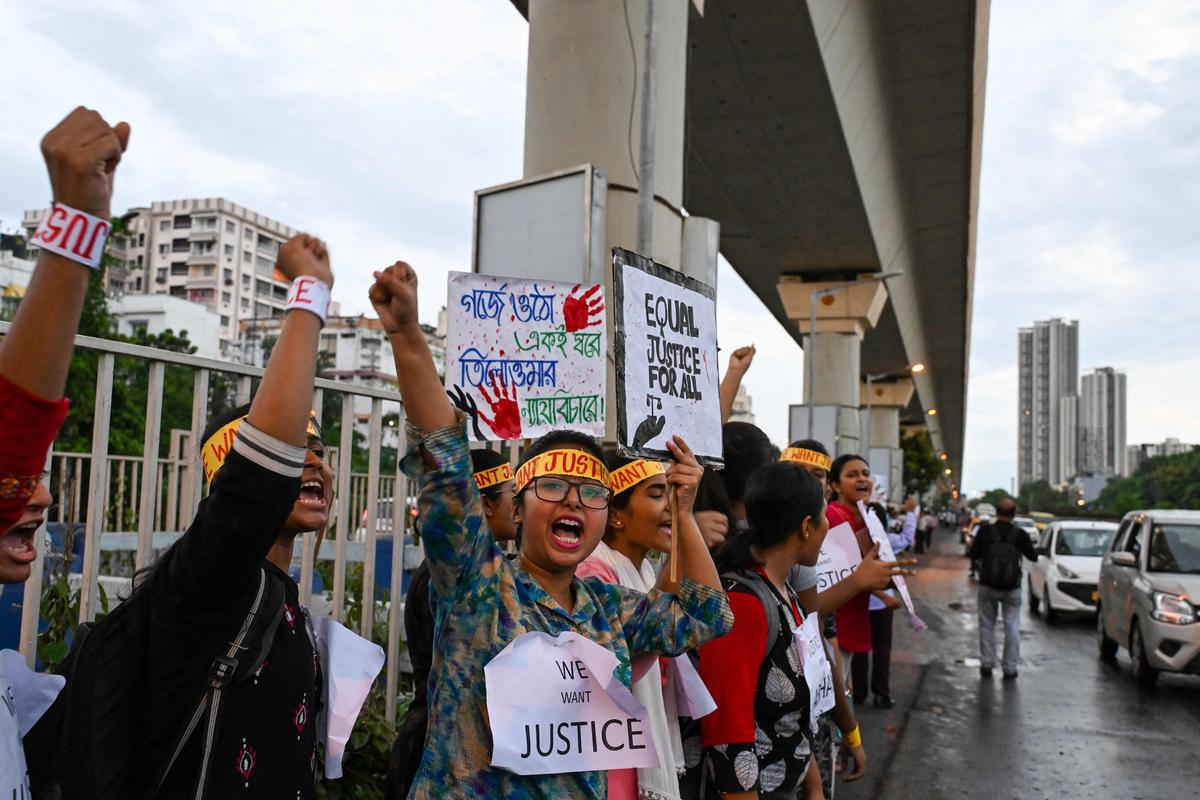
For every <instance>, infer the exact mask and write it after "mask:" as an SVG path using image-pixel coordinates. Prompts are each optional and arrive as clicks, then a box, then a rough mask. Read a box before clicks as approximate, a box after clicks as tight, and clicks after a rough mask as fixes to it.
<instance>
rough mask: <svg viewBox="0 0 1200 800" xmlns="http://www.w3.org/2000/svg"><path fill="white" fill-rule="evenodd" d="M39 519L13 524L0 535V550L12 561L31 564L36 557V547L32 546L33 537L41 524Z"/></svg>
mask: <svg viewBox="0 0 1200 800" xmlns="http://www.w3.org/2000/svg"><path fill="white" fill-rule="evenodd" d="M41 524H42V520H41V519H33V520H30V521H29V522H26V523H25V524H24V525H14V526H13V527H11V528H9V529H8V531H6V532H5V534H4V535H3V536H0V550H3V552H4V555H6V556H7V557H8V558H9V559H11V560H12V561H15V562H16V563H18V564H32V563H33V562H34V560H35V559H36V558H37V548H36V547H34V546H33V537H34V535H35V534H36V533H37V529H38V528H39V527H40V526H41Z"/></svg>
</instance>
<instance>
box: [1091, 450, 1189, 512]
mask: <svg viewBox="0 0 1200 800" xmlns="http://www.w3.org/2000/svg"><path fill="white" fill-rule="evenodd" d="M1093 505H1094V507H1095V508H1096V509H1097V510H1102V511H1105V512H1108V513H1110V514H1112V515H1114V516H1121V515H1124V514H1126V513H1127V512H1129V511H1133V510H1135V509H1139V508H1200V449H1193V450H1192V451H1191V452H1190V453H1181V454H1179V455H1173V456H1157V457H1155V458H1151V459H1148V460H1147V461H1146V462H1145V463H1144V464H1142V465H1141V467H1140V468H1139V469H1138V471H1137V472H1135V473H1134V474H1133V475H1130V476H1129V477H1128V478H1113V479H1112V480H1110V481H1109V482H1108V485H1107V486H1105V487H1104V490H1103V491H1101V492H1100V497H1099V498H1098V499H1097V500H1096V502H1095V503H1094V504H1093Z"/></svg>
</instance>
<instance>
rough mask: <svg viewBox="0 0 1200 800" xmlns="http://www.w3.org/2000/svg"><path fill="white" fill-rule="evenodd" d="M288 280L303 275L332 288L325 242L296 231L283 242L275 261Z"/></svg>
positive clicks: (331, 273)
mask: <svg viewBox="0 0 1200 800" xmlns="http://www.w3.org/2000/svg"><path fill="white" fill-rule="evenodd" d="M275 265H276V266H277V267H279V271H280V272H282V273H283V274H284V275H286V276H287V278H288V280H292V281H294V280H296V278H299V277H302V276H305V277H310V278H317V279H318V280H320V281H322V282H323V283H324V284H325V285H326V286H328V287H329V288H330V289H332V288H333V268H332V267H330V266H329V251H328V250H326V249H325V243H324V242H322V241H321V240H320V239H318V238H317V237H315V236H309V235H308V234H307V233H298V234H296V235H295V236H293V237H292V238H290V239H288V240H287V241H286V242H284V243H283V246H282V247H280V248H279V256H278V258H277V260H276V262H275Z"/></svg>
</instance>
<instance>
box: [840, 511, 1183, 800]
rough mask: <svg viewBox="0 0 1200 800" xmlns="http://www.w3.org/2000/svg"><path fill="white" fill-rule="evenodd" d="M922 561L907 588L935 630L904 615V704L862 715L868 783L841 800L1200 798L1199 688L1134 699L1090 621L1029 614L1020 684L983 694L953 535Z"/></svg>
mask: <svg viewBox="0 0 1200 800" xmlns="http://www.w3.org/2000/svg"><path fill="white" fill-rule="evenodd" d="M919 558H921V568H920V573H919V575H918V576H917V577H915V578H913V579H911V581H910V586H911V587H912V589H913V594H914V596H915V598H916V602H917V610H918V612H919V613H920V615H921V616H922V617H923V618H924V620H925V622H926V623H928V625H929V630H927V631H925V632H923V633H915V632H914V631H912V630H911V629H910V628H909V626H908V623H907V620H906V619H902V617H901V615H900V614H899V613H898V614H897V616H896V628H895V640H896V641H895V644H894V651H893V656H892V693H893V697H894V698H895V700H896V701H897V704H896V707H895V708H893V709H890V710H888V711H882V710H879V709H876V708H874V707H872V706H871V705H870V703H869V702H868V703H867V704H864V705H863V706H860V707H859V724H860V726H861V728H862V731H863V740H864V743H865V745H866V748H867V752H868V757H869V759H870V762H869V767H868V772H867V776H866V777H865V778H863V779H862V780H861V781H859V782H857V783H852V784H841V785H839V786H838V787H837V791H836V793H835V797H836V798H837V800H868V798H887V800H906V799H907V798H914V800H915V799H916V798H920V800H939V798H970V799H971V800H991V799H992V798H1003V799H1005V800H1007V798H1021V799H1022V800H1025V799H1026V798H1038V799H1040V798H1047V799H1053V800H1064V799H1065V798H1145V800H1175V799H1176V798H1180V800H1182V798H1196V797H1200V678H1191V677H1181V676H1163V677H1162V679H1161V680H1160V682H1159V685H1158V686H1157V687H1155V688H1154V689H1150V690H1142V689H1139V687H1138V686H1137V685H1136V684H1135V683H1134V681H1133V678H1132V677H1131V675H1130V672H1129V659H1128V655H1127V653H1126V652H1125V651H1124V650H1122V651H1121V654H1120V656H1119V657H1118V660H1117V662H1116V663H1104V662H1102V661H1100V660H1099V658H1098V657H1097V650H1096V641H1095V633H1094V627H1093V625H1094V623H1093V621H1092V620H1091V619H1090V618H1089V619H1075V620H1072V619H1067V620H1065V621H1062V622H1057V623H1055V624H1054V625H1047V624H1046V622H1045V621H1044V620H1043V619H1042V618H1041V617H1040V616H1030V614H1029V609H1028V607H1025V608H1023V609H1022V620H1021V666H1020V678H1019V679H1018V680H1017V681H1016V682H1002V681H1001V680H1000V677H999V670H997V671H996V675H995V677H993V678H991V679H987V680H981V679H980V677H979V670H978V652H979V650H978V643H977V642H978V639H977V629H976V613H975V596H974V595H975V592H974V584H973V583H968V581H967V573H966V568H967V562H966V559H965V558H963V557H962V547H961V546H960V545H959V544H958V535H957V533H952V532H948V531H939V532H938V533H937V535H936V539H935V543H934V552H933V553H932V554H926V555H923V556H920V557H919ZM1026 566H1028V564H1026ZM997 627H999V626H997ZM997 633H998V634H1000V631H999V630H997ZM997 645H998V646H999V640H998V642H997Z"/></svg>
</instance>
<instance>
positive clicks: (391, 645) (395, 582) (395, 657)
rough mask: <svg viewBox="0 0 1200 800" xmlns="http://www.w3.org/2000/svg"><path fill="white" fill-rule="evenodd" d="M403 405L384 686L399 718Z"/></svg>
mask: <svg viewBox="0 0 1200 800" xmlns="http://www.w3.org/2000/svg"><path fill="white" fill-rule="evenodd" d="M405 416H406V415H405V413H404V407H403V406H401V407H400V419H399V421H398V423H397V427H398V428H399V435H398V437H397V443H396V487H395V490H394V491H393V492H392V592H391V599H390V603H389V607H388V640H387V679H386V681H387V682H386V685H385V689H384V694H385V700H386V702H387V706H385V707H384V718H385V719H386V720H387V721H388V724H389V725H390V724H393V723H395V722H396V691H397V690H398V689H399V686H400V626H401V624H402V623H403V621H404V606H403V603H402V602H401V599H402V598H403V597H404V587H403V584H404V545H405V538H406V537H405V533H406V531H407V528H408V478H407V477H405V475H404V470H402V469H401V468H400V462H401V461H402V460H403V459H404V451H405V449H406V447H407V443H408V436H407V434H406V433H405V425H404V421H405Z"/></svg>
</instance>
